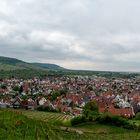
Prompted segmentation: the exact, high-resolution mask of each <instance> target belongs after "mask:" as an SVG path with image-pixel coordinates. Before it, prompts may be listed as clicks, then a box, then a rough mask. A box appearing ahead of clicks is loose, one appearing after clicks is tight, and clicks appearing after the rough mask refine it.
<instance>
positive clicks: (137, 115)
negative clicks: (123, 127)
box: [135, 112, 140, 120]
mask: <svg viewBox="0 0 140 140" xmlns="http://www.w3.org/2000/svg"><path fill="white" fill-rule="evenodd" d="M135 119H136V120H140V112H138V113H137V114H136V116H135Z"/></svg>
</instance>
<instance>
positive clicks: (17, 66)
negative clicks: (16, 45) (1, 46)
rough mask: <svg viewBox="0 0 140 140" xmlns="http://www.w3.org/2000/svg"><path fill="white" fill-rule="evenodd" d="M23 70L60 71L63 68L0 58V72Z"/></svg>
mask: <svg viewBox="0 0 140 140" xmlns="http://www.w3.org/2000/svg"><path fill="white" fill-rule="evenodd" d="M23 69H26V70H27V69H35V70H62V69H64V68H62V67H60V66H58V65H55V64H45V63H28V62H24V61H22V60H18V59H16V58H9V57H3V56H0V70H5V71H9V70H23Z"/></svg>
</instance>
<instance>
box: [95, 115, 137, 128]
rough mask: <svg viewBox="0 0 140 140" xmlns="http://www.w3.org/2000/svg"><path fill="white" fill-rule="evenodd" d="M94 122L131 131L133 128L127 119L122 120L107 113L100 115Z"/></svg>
mask: <svg viewBox="0 0 140 140" xmlns="http://www.w3.org/2000/svg"><path fill="white" fill-rule="evenodd" d="M96 121H97V122H99V123H102V124H110V125H115V126H120V127H123V128H127V129H132V128H134V127H135V126H134V125H132V124H130V123H129V121H128V119H126V118H123V117H121V116H117V115H111V114H108V113H107V114H102V115H100V116H99V117H98V118H97V119H96Z"/></svg>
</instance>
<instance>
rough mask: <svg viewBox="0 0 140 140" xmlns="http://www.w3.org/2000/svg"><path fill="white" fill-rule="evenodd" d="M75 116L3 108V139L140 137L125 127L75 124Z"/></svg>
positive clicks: (133, 139)
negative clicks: (71, 122)
mask: <svg viewBox="0 0 140 140" xmlns="http://www.w3.org/2000/svg"><path fill="white" fill-rule="evenodd" d="M71 118H72V117H71V116H68V115H64V114H61V113H46V112H39V111H25V110H13V109H0V140H47V139H48V140H140V133H139V132H135V131H133V130H127V129H124V128H120V127H116V126H111V125H103V124H102V125H101V124H94V123H85V124H81V125H77V126H75V127H72V126H71V125H70V123H67V122H69V121H70V119H71Z"/></svg>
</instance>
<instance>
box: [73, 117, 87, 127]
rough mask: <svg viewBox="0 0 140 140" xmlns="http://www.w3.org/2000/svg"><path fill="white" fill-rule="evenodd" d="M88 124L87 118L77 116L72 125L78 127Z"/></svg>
mask: <svg viewBox="0 0 140 140" xmlns="http://www.w3.org/2000/svg"><path fill="white" fill-rule="evenodd" d="M84 122H86V118H85V116H77V117H74V118H73V119H71V125H73V126H74V125H77V124H81V123H84Z"/></svg>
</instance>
